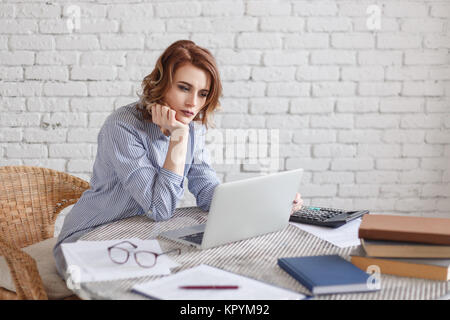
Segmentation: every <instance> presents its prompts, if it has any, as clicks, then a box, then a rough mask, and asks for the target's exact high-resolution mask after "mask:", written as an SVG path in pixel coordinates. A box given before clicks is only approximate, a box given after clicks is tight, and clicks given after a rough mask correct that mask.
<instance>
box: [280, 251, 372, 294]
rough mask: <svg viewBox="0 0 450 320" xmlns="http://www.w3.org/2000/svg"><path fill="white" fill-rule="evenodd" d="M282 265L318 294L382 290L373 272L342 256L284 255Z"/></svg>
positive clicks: (281, 260) (281, 259)
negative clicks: (374, 280)
mask: <svg viewBox="0 0 450 320" xmlns="http://www.w3.org/2000/svg"><path fill="white" fill-rule="evenodd" d="M278 265H279V266H280V267H281V268H282V269H283V270H284V271H286V272H287V273H289V275H291V276H292V277H293V278H295V279H296V280H297V281H298V282H300V283H301V284H302V285H304V286H305V287H306V288H307V289H308V290H309V291H311V292H312V293H313V294H317V295H319V294H330V293H344V292H366V291H375V290H379V288H376V287H374V286H373V285H371V283H370V281H369V277H370V275H369V274H367V273H366V272H364V271H362V270H360V269H359V268H357V267H355V266H354V265H353V264H351V263H350V262H349V261H347V260H345V259H344V258H342V257H340V256H339V255H322V256H310V257H290V258H280V259H278Z"/></svg>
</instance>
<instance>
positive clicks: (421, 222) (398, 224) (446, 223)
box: [358, 214, 450, 245]
mask: <svg viewBox="0 0 450 320" xmlns="http://www.w3.org/2000/svg"><path fill="white" fill-rule="evenodd" d="M358 236H359V238H363V239H371V240H392V241H405V242H419V243H430V244H443V245H450V219H446V218H428V217H414V216H394V215H382V214H366V215H364V216H363V218H362V222H361V225H360V226H359V231H358Z"/></svg>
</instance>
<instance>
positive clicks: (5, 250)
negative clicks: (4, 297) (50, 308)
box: [0, 240, 48, 300]
mask: <svg viewBox="0 0 450 320" xmlns="http://www.w3.org/2000/svg"><path fill="white" fill-rule="evenodd" d="M0 256H4V258H5V260H6V263H7V264H8V267H9V270H10V272H11V276H12V279H13V281H14V284H15V286H16V293H17V296H18V298H19V299H21V300H47V299H48V296H47V293H46V291H45V288H44V284H43V283H42V279H41V276H40V275H39V271H38V268H37V265H36V261H35V260H34V259H33V258H32V257H31V256H30V255H29V254H27V253H25V252H24V251H22V250H20V249H19V248H16V247H14V246H11V245H10V244H8V243H6V242H4V241H2V240H0Z"/></svg>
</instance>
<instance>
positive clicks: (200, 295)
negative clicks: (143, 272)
mask: <svg viewBox="0 0 450 320" xmlns="http://www.w3.org/2000/svg"><path fill="white" fill-rule="evenodd" d="M186 286H188V287H189V286H200V287H201V288H202V289H199V290H195V289H194V290H189V289H186ZM220 286H227V287H228V286H229V287H234V289H214V287H216V288H217V287H220ZM210 287H212V288H211V289H209V288H210ZM133 291H134V292H136V293H140V294H143V295H145V296H148V297H151V298H156V299H168V300H180V299H181V300H186V299H187V300H249V299H252V300H301V299H305V298H306V296H305V295H303V294H301V293H297V292H293V291H290V290H287V289H283V288H280V287H276V286H273V285H270V284H267V283H264V282H261V281H257V280H254V279H251V278H247V277H244V276H240V275H238V274H235V273H231V272H228V271H225V270H221V269H217V268H214V267H211V266H208V265H204V264H202V265H200V266H197V267H194V268H191V269H187V270H183V271H180V272H178V273H176V274H173V275H170V276H167V277H163V278H161V279H158V280H154V281H150V282H146V283H139V284H136V285H134V286H133Z"/></svg>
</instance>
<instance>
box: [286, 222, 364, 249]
mask: <svg viewBox="0 0 450 320" xmlns="http://www.w3.org/2000/svg"><path fill="white" fill-rule="evenodd" d="M290 224H292V225H294V226H296V227H297V228H300V229H302V230H304V231H306V232H308V233H311V234H313V235H315V236H316V237H319V238H320V239H323V240H325V241H328V242H330V243H332V244H334V245H335V246H338V247H339V248H346V247H352V246H357V245H359V244H360V240H359V238H358V229H359V226H360V224H361V218H359V219H355V220H353V221H350V222H348V223H346V224H344V225H343V226H340V227H339V228H328V227H320V226H315V225H310V224H303V223H295V222H290Z"/></svg>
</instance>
